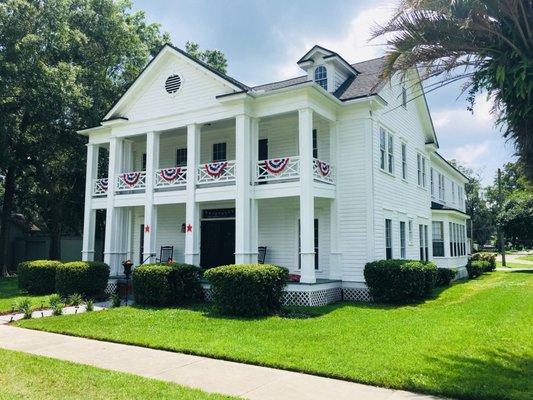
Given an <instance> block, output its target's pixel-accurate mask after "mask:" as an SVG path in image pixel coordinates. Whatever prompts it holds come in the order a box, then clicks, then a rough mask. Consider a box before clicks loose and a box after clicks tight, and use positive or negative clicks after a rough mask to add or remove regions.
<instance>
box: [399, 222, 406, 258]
mask: <svg viewBox="0 0 533 400" xmlns="http://www.w3.org/2000/svg"><path fill="white" fill-rule="evenodd" d="M405 239H406V238H405V222H404V221H400V258H405V257H406V254H405V253H406V243H405Z"/></svg>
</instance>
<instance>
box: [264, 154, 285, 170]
mask: <svg viewBox="0 0 533 400" xmlns="http://www.w3.org/2000/svg"><path fill="white" fill-rule="evenodd" d="M288 163H289V157H284V158H273V159H271V160H265V161H264V165H265V169H266V170H267V171H268V172H270V173H271V174H279V173H281V172H283V170H284V169H285V167H287V164H288Z"/></svg>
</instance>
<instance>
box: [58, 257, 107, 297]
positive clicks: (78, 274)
mask: <svg viewBox="0 0 533 400" xmlns="http://www.w3.org/2000/svg"><path fill="white" fill-rule="evenodd" d="M108 279H109V266H108V265H107V264H105V263H103V262H97V261H73V262H69V263H66V264H62V265H60V266H59V267H58V268H57V271H56V291H57V292H58V293H59V294H60V295H61V296H70V295H71V294H74V293H79V294H81V295H83V296H85V297H100V296H102V295H103V294H104V290H105V288H106V286H107V281H108Z"/></svg>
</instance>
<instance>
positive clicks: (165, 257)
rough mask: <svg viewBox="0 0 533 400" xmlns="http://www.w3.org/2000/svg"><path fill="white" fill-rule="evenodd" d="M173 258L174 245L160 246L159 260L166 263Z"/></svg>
mask: <svg viewBox="0 0 533 400" xmlns="http://www.w3.org/2000/svg"><path fill="white" fill-rule="evenodd" d="M173 259H174V246H161V250H160V252H159V262H161V263H166V262H169V261H172V260H173Z"/></svg>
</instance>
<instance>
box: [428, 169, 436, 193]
mask: <svg viewBox="0 0 533 400" xmlns="http://www.w3.org/2000/svg"><path fill="white" fill-rule="evenodd" d="M429 186H430V189H431V197H435V182H434V180H433V168H430V169H429Z"/></svg>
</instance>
